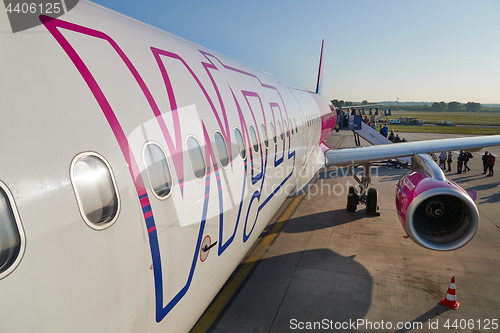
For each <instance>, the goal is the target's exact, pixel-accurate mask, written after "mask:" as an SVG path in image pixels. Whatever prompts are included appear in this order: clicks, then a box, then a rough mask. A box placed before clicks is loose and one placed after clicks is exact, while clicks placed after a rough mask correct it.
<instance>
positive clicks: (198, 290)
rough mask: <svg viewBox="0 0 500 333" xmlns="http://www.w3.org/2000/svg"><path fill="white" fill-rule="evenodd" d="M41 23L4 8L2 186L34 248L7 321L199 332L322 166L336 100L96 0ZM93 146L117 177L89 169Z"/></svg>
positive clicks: (1, 305)
mask: <svg viewBox="0 0 500 333" xmlns="http://www.w3.org/2000/svg"><path fill="white" fill-rule="evenodd" d="M41 20H42V22H44V23H43V24H41V25H39V26H38V27H35V28H32V29H29V30H26V31H23V32H18V33H15V34H13V33H12V32H10V27H9V26H8V20H7V17H6V14H5V12H2V14H1V16H0V26H1V29H2V34H1V35H0V54H1V57H0V59H1V63H0V64H1V87H0V94H1V98H0V114H1V118H0V120H1V123H0V126H1V129H0V158H1V161H0V181H1V182H2V183H3V184H4V186H5V188H6V189H7V190H8V191H9V192H10V194H11V195H12V198H13V202H14V204H15V207H16V209H17V211H18V213H19V219H20V221H21V224H22V228H23V231H24V237H22V240H21V241H22V242H23V246H24V247H25V248H23V249H24V251H22V252H23V253H20V254H19V255H20V256H22V259H21V260H20V261H19V262H18V263H16V266H17V267H15V269H13V270H12V271H11V272H9V274H4V275H1V274H0V332H11V331H12V332H28V331H33V332H182V331H188V330H189V329H190V328H191V327H192V326H193V325H194V324H195V322H196V321H197V320H198V318H199V316H200V315H201V314H202V313H203V311H204V310H205V308H206V307H207V306H208V304H209V303H210V302H211V300H212V299H213V297H214V296H215V295H216V294H217V292H218V291H219V289H220V288H221V287H222V285H223V284H224V282H225V281H226V279H227V278H228V277H229V276H230V274H231V273H232V271H233V270H234V268H235V267H236V266H237V265H238V263H239V262H240V260H241V259H242V257H243V256H244V255H245V254H246V252H247V251H248V250H249V249H250V247H251V245H252V243H253V242H254V241H255V240H256V239H257V238H258V236H259V234H260V233H261V231H262V230H263V229H264V227H265V226H266V225H267V223H268V222H269V220H270V219H271V218H272V217H273V215H274V214H275V213H276V211H277V210H278V208H279V207H280V205H281V204H282V203H283V201H284V200H285V198H286V197H287V196H288V195H290V194H292V193H295V192H297V191H299V190H301V189H303V188H304V187H305V186H306V185H307V184H308V183H309V182H310V181H311V180H312V179H314V178H315V177H316V175H317V173H318V172H319V170H320V169H321V168H322V167H323V165H324V161H325V159H324V155H323V153H322V152H321V150H320V149H319V146H318V143H319V142H320V141H321V139H323V138H324V137H325V136H326V135H328V134H329V132H330V131H331V126H325V125H324V124H325V123H326V122H328V124H331V119H330V117H331V113H330V109H329V106H328V101H326V100H324V99H323V98H321V97H320V96H318V95H316V94H314V93H312V92H309V91H305V90H302V89H299V88H296V87H291V86H289V85H286V84H285V83H283V82H281V81H278V80H277V79H276V78H274V77H273V76H271V75H268V74H265V73H263V72H260V71H257V70H255V69H253V68H249V67H247V66H245V65H243V64H241V63H239V62H236V61H234V60H232V59H229V58H227V57H224V56H222V55H220V54H217V53H214V52H212V51H209V50H206V49H205V48H202V47H200V46H198V45H195V44H192V43H190V42H187V41H185V40H182V39H180V38H178V37H175V36H172V35H170V34H168V33H165V32H163V31H160V30H157V29H155V28H152V27H150V26H147V25H144V24H142V23H140V22H137V21H134V20H131V19H129V18H126V17H124V16H122V15H119V14H116V13H114V12H111V11H109V10H106V9H103V8H102V7H99V6H96V5H94V4H90V3H87V2H80V3H79V4H78V5H77V7H76V8H75V9H73V10H71V11H70V12H68V13H67V14H65V15H64V16H62V17H60V18H59V19H54V20H45V19H44V18H43V17H42V18H41ZM322 125H323V126H322ZM322 127H323V128H322ZM280 130H281V132H279V131H280ZM237 131H239V132H240V133H241V134H242V138H243V141H244V147H245V158H242V156H241V155H240V150H241V149H240V147H239V145H238V141H237V138H236V136H237ZM253 131H255V138H254V137H253ZM275 132H278V133H276V134H275ZM193 138H194V141H193ZM221 138H223V139H222V140H221ZM196 142H197V143H198V144H199V147H200V148H199V149H198V148H197V147H196ZM266 142H267V143H266ZM193 144H194V148H193V147H191V146H190V145H193ZM187 146H189V147H190V148H192V150H191V151H189V152H188V150H187ZM224 146H226V147H227V148H226V149H227V153H225V152H224ZM254 146H255V148H256V150H254ZM153 150H154V151H155V154H156V153H158V152H161V151H163V153H164V155H165V159H164V160H161V159H160V160H158V159H157V158H158V156H160V157H161V156H162V155H161V153H159V154H157V155H154V156H153V155H151V156H153V157H152V158H151V156H150V155H148V154H149V152H150V151H153ZM200 151H201V155H199V152H200ZM197 154H198V155H197ZM226 154H227V157H226ZM89 156H90V159H91V160H92V161H103V162H104V163H101V169H99V170H101V171H102V170H105V171H106V170H108V171H109V174H110V176H109V179H110V180H109V181H107V180H106V179H108V178H106V176H104V178H102V182H101V180H99V181H95V179H90V180H89V179H86V178H85V177H83V176H81V174H84V173H85V172H87V171H88V170H87V169H86V168H90V169H91V168H92V163H93V162H92V163H89V164H85V166H81V165H80V164H81V163H79V161H80V159H81V158H85V157H89ZM197 156H201V158H198V159H197ZM151 159H152V162H151ZM161 163H164V164H165V163H166V164H167V167H168V169H165V166H164V164H161ZM200 165H201V166H202V167H201V168H200ZM159 166H160V167H159ZM197 166H198V168H197ZM203 168H204V171H203ZM90 169H89V170H90ZM85 170H87V171H85ZM159 170H160V171H159ZM108 171H106V172H108ZM162 171H163V173H162ZM88 172H90V174H93V173H92V172H93V171H88ZM158 172H160V174H157V173H158ZM86 175H87V178H88V175H89V173H87V174H86ZM78 177H80V178H78ZM169 177H170V179H171V183H170V184H168V186H167V188H168V190H167V191H166V192H168V193H167V194H166V193H165V191H164V192H161V191H156V190H155V185H157V184H160V185H164V184H163V183H162V182H161V180H162V179H168V178H169ZM84 178H85V179H84ZM94 178H95V177H94ZM82 179H83V180H82ZM86 182H87V183H86ZM79 184H84V185H79ZM85 184H87V185H85ZM88 184H91V185H88ZM92 184H93V185H92ZM153 184H154V185H153ZM107 185H109V186H108V187H106V186H107ZM108 188H109V189H108ZM113 192H116V193H115V195H114V196H113ZM108 197H109V198H111V199H110V200H108V199H107V198H108ZM108 201H109V202H108ZM101 203H105V205H104V206H105V207H101V206H100V204H101ZM106 205H107V206H106ZM108 210H110V211H111V212H110V213H108V212H106V214H108V215H109V216H110V217H109V219H107V220H106V219H105V217H103V220H98V222H96V221H95V220H94V216H95V214H97V215H99V214H100V213H99V212H104V211H108ZM96 212H97V213H96ZM101 215H102V216H104V215H105V214H104V213H102V214H101ZM101 215H100V216H101ZM102 216H101V217H102ZM0 223H1V221H0ZM216 242H217V243H216ZM207 245H208V246H212V247H211V248H210V249H209V250H207V251H204V249H207V247H206V246H207Z"/></svg>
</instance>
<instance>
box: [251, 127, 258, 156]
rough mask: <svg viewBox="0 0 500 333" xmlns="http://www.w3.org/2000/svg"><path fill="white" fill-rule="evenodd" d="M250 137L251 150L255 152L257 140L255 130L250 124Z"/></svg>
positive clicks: (256, 150)
mask: <svg viewBox="0 0 500 333" xmlns="http://www.w3.org/2000/svg"><path fill="white" fill-rule="evenodd" d="M250 139H251V140H252V146H253V150H254V151H255V152H258V151H259V143H258V141H257V134H256V133H255V130H254V129H253V127H252V126H250Z"/></svg>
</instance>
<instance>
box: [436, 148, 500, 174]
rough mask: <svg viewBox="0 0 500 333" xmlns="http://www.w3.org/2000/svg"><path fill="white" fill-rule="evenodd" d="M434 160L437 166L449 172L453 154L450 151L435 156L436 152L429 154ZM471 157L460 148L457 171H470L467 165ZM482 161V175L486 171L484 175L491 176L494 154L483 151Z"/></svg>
mask: <svg viewBox="0 0 500 333" xmlns="http://www.w3.org/2000/svg"><path fill="white" fill-rule="evenodd" d="M431 156H432V158H433V159H434V161H436V163H438V164H439V167H440V168H441V169H442V170H443V171H448V172H451V164H452V163H453V154H452V152H451V151H449V152H448V153H446V152H444V151H443V152H441V154H440V155H439V157H437V156H436V154H432V155H431ZM471 158H473V155H472V154H471V153H470V152H468V151H464V150H460V154H458V157H457V173H466V172H469V171H470V168H469V166H468V163H469V160H470V159H471ZM482 162H483V175H484V174H486V172H488V174H487V175H486V176H487V177H492V176H493V167H494V166H495V156H493V154H492V153H491V152H487V151H486V152H484V155H483V156H482ZM446 165H448V168H446Z"/></svg>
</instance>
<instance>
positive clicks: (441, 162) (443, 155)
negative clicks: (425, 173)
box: [439, 151, 446, 171]
mask: <svg viewBox="0 0 500 333" xmlns="http://www.w3.org/2000/svg"><path fill="white" fill-rule="evenodd" d="M439 167H440V168H441V170H443V171H446V152H444V151H443V152H441V154H440V155H439Z"/></svg>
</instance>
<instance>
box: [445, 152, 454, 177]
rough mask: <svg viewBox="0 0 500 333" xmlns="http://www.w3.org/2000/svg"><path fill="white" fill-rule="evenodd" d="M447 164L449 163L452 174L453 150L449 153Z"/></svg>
mask: <svg viewBox="0 0 500 333" xmlns="http://www.w3.org/2000/svg"><path fill="white" fill-rule="evenodd" d="M446 162H447V163H448V172H451V163H453V154H452V153H451V150H450V151H449V152H448V158H447V159H446Z"/></svg>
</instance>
